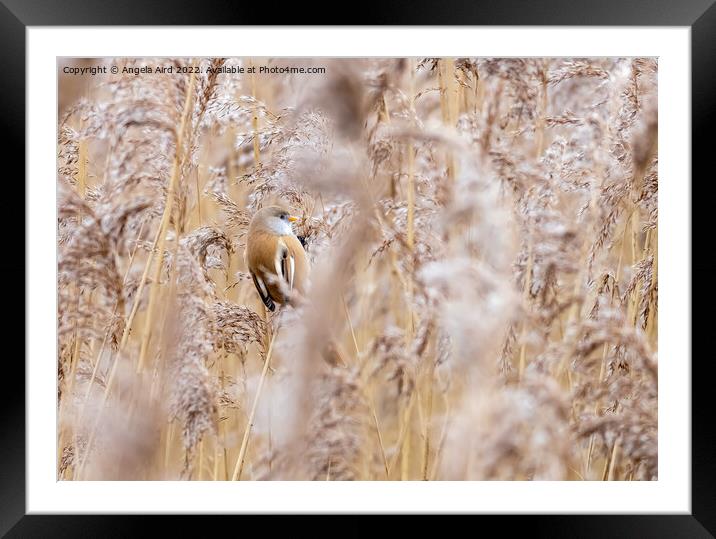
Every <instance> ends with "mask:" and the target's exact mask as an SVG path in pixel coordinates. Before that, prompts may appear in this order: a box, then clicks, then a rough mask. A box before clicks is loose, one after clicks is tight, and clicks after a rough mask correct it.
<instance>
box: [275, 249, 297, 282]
mask: <svg viewBox="0 0 716 539" xmlns="http://www.w3.org/2000/svg"><path fill="white" fill-rule="evenodd" d="M276 261H277V263H276V272H277V273H278V274H279V275H280V276H281V277H283V279H284V280H285V281H286V282H287V283H288V289H289V290H291V291H293V281H294V276H295V275H296V259H295V258H294V256H293V253H292V252H291V251H290V250H289V248H288V246H287V245H286V243H285V242H284V241H283V238H282V239H281V240H279V242H278V251H277V253H276Z"/></svg>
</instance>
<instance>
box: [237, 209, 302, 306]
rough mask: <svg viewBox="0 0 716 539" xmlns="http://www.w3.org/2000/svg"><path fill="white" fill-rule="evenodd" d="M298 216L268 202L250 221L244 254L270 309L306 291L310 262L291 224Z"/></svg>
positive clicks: (259, 292)
mask: <svg viewBox="0 0 716 539" xmlns="http://www.w3.org/2000/svg"><path fill="white" fill-rule="evenodd" d="M297 220H298V218H297V217H295V216H293V215H291V214H290V213H289V211H288V210H287V209H286V208H284V207H282V206H266V207H263V208H261V209H260V210H258V211H257V212H256V214H255V215H254V216H253V218H252V219H251V222H250V223H249V231H248V234H247V237H246V250H245V252H244V258H245V262H246V266H247V267H248V269H249V273H250V274H251V278H252V279H253V281H254V286H256V291H257V292H258V294H259V297H260V298H261V301H262V302H263V303H264V305H265V306H266V308H267V309H268V310H269V311H274V310H275V309H276V303H280V304H282V305H283V304H287V303H290V302H291V298H292V297H293V296H294V295H302V294H303V293H304V292H305V287H306V282H307V278H308V271H309V264H308V257H307V256H306V251H305V250H304V248H303V242H301V241H300V240H299V238H298V237H297V236H296V234H295V233H294V232H293V228H292V227H291V223H293V222H295V221H297Z"/></svg>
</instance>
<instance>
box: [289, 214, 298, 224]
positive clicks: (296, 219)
mask: <svg viewBox="0 0 716 539" xmlns="http://www.w3.org/2000/svg"><path fill="white" fill-rule="evenodd" d="M288 220H289V221H291V222H292V223H293V222H295V221H298V217H296V216H295V215H289V216H288Z"/></svg>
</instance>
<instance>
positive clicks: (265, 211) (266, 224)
mask: <svg viewBox="0 0 716 539" xmlns="http://www.w3.org/2000/svg"><path fill="white" fill-rule="evenodd" d="M297 219H298V218H297V217H294V216H293V215H291V214H290V212H289V211H288V209H286V208H284V207H283V206H266V207H265V208H261V209H260V210H259V211H257V212H256V214H255V215H254V217H253V219H252V220H251V226H250V228H252V229H262V230H266V231H268V232H271V233H273V234H276V235H279V236H285V235H288V234H293V229H292V228H291V223H293V222H294V221H296V220H297Z"/></svg>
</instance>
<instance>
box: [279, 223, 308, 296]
mask: <svg viewBox="0 0 716 539" xmlns="http://www.w3.org/2000/svg"><path fill="white" fill-rule="evenodd" d="M282 239H283V241H284V244H285V245H286V248H287V249H288V259H287V261H286V266H287V272H286V275H287V276H288V278H289V279H288V281H289V285H290V287H291V290H294V289H296V290H298V291H299V292H300V293H303V292H304V291H305V290H304V286H305V284H306V283H305V279H306V273H307V269H308V267H307V266H308V260H307V258H306V251H305V250H304V248H303V245H302V244H301V241H300V240H299V239H298V238H297V237H296V236H293V235H291V236H283V238H282Z"/></svg>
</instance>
